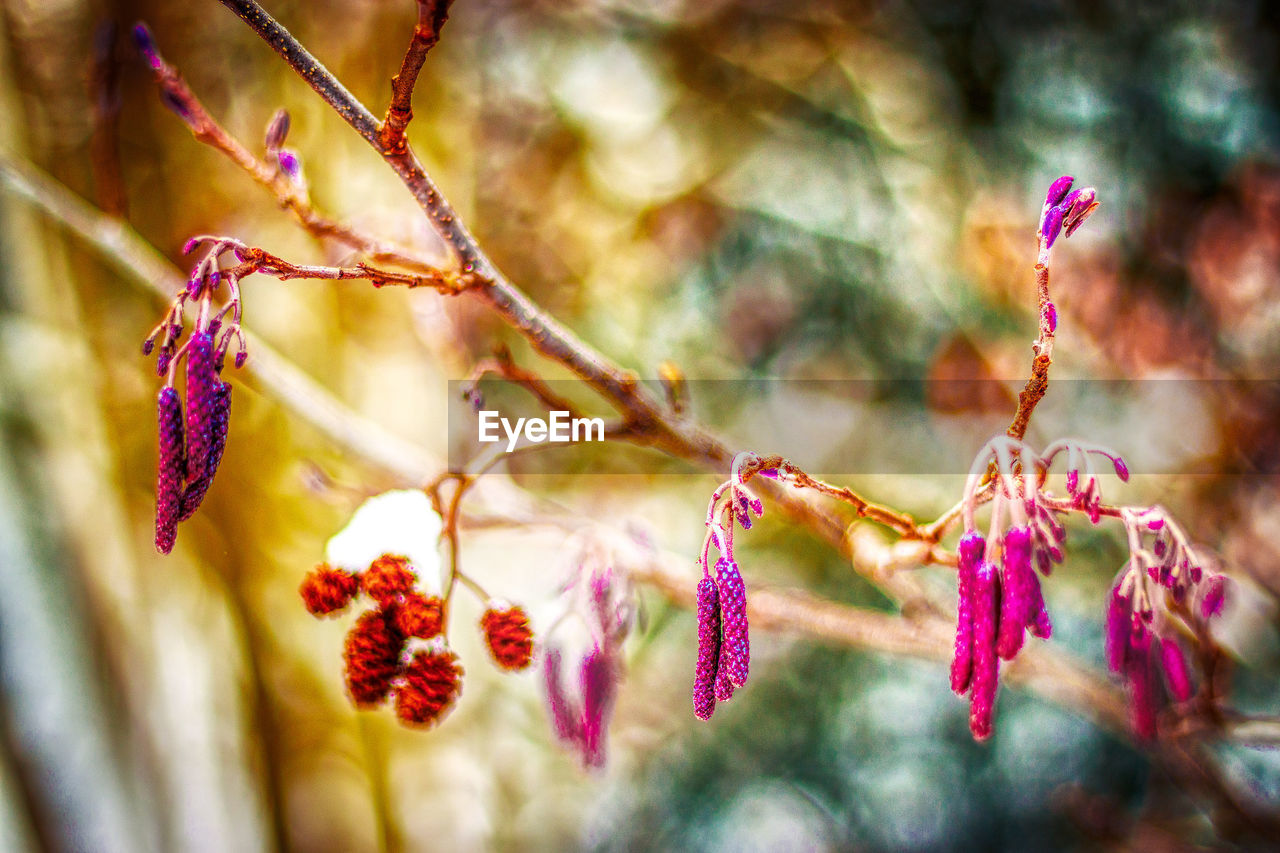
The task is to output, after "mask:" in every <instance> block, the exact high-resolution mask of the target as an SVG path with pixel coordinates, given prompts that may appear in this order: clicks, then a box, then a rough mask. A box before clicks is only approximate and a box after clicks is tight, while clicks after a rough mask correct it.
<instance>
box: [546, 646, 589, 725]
mask: <svg viewBox="0 0 1280 853" xmlns="http://www.w3.org/2000/svg"><path fill="white" fill-rule="evenodd" d="M542 677H543V683H544V685H545V687H546V689H547V703H548V704H549V705H550V707H551V727H552V729H554V730H555V733H556V737H558V738H559V739H560V740H562V741H565V742H566V743H575V744H580V743H581V742H582V720H581V718H580V717H579V715H578V714H577V713H576V710H575V709H574V707H573V703H572V702H571V701H570V699H569V696H568V695H567V694H566V693H565V689H564V679H563V678H562V677H561V674H560V650H559V649H548V650H547V653H546V654H545V655H544V656H543V658H542Z"/></svg>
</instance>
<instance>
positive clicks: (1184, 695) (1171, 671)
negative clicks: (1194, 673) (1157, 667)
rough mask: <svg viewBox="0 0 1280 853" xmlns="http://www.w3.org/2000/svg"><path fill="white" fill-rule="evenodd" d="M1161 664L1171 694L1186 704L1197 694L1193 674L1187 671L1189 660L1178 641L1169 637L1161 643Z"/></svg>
mask: <svg viewBox="0 0 1280 853" xmlns="http://www.w3.org/2000/svg"><path fill="white" fill-rule="evenodd" d="M1160 663H1161V665H1163V666H1164V678H1165V681H1166V682H1167V683H1168V685H1169V692H1170V693H1172V694H1173V698H1174V699H1176V700H1178V701H1179V702H1185V701H1187V700H1188V699H1190V698H1191V695H1192V694H1193V693H1194V692H1195V691H1194V690H1193V689H1192V687H1191V674H1190V673H1189V672H1188V671H1187V659H1186V657H1185V656H1184V655H1183V654H1182V646H1180V645H1178V641H1177V640H1174V639H1170V638H1168V637H1166V638H1164V639H1162V640H1161V641H1160Z"/></svg>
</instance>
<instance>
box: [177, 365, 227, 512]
mask: <svg viewBox="0 0 1280 853" xmlns="http://www.w3.org/2000/svg"><path fill="white" fill-rule="evenodd" d="M230 424H231V384H230V383H228V382H219V383H218V387H217V388H216V389H215V390H214V397H213V426H212V430H211V431H212V433H213V443H212V444H211V445H210V446H209V455H208V456H207V457H206V458H205V460H204V464H203V465H202V466H200V469H199V470H198V471H195V470H193V471H191V472H190V473H191V478H190V480H189V481H188V482H187V487H186V488H185V489H183V490H182V513H181V514H180V515H179V516H178V520H179V521H186V520H187V519H188V518H190V517H191V516H192V515H194V514H195V511H196V509H197V508H198V507H199V506H200V503H201V501H203V500H204V496H205V493H206V492H208V491H209V486H210V484H212V483H213V475H214V474H216V473H217V472H218V465H219V464H220V463H221V462H222V453H223V451H224V450H226V447H227V428H228V427H229V426H230Z"/></svg>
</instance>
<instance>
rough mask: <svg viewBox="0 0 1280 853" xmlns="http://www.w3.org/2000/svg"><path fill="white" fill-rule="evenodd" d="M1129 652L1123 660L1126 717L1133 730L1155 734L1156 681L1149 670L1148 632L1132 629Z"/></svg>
mask: <svg viewBox="0 0 1280 853" xmlns="http://www.w3.org/2000/svg"><path fill="white" fill-rule="evenodd" d="M1129 642H1130V654H1129V656H1128V659H1127V661H1126V664H1125V675H1126V676H1127V678H1128V681H1129V718H1130V722H1131V723H1132V725H1133V731H1134V734H1136V735H1137V736H1138V737H1140V738H1143V739H1144V740H1151V739H1152V738H1154V737H1155V736H1156V701H1157V698H1158V697H1157V695H1156V690H1157V685H1156V682H1155V678H1153V677H1152V676H1153V675H1154V673H1153V671H1152V661H1151V634H1150V633H1148V632H1147V631H1142V632H1140V633H1137V632H1135V633H1134V634H1132V635H1131V636H1130V641H1129Z"/></svg>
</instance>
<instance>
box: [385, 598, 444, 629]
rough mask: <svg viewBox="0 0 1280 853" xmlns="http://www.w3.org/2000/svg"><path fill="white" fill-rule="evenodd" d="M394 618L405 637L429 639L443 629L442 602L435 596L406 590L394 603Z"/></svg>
mask: <svg viewBox="0 0 1280 853" xmlns="http://www.w3.org/2000/svg"><path fill="white" fill-rule="evenodd" d="M395 620H396V627H397V628H398V629H399V631H400V633H401V634H404V635H405V636H406V637H420V638H422V639H424V640H429V639H431V638H432V637H435V636H437V635H439V633H440V632H441V630H443V629H444V602H442V601H441V600H440V599H438V598H436V597H435V596H426V595H423V594H422V593H420V592H407V593H405V595H404V598H403V599H402V600H401V601H399V602H397V603H396V605H395Z"/></svg>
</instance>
